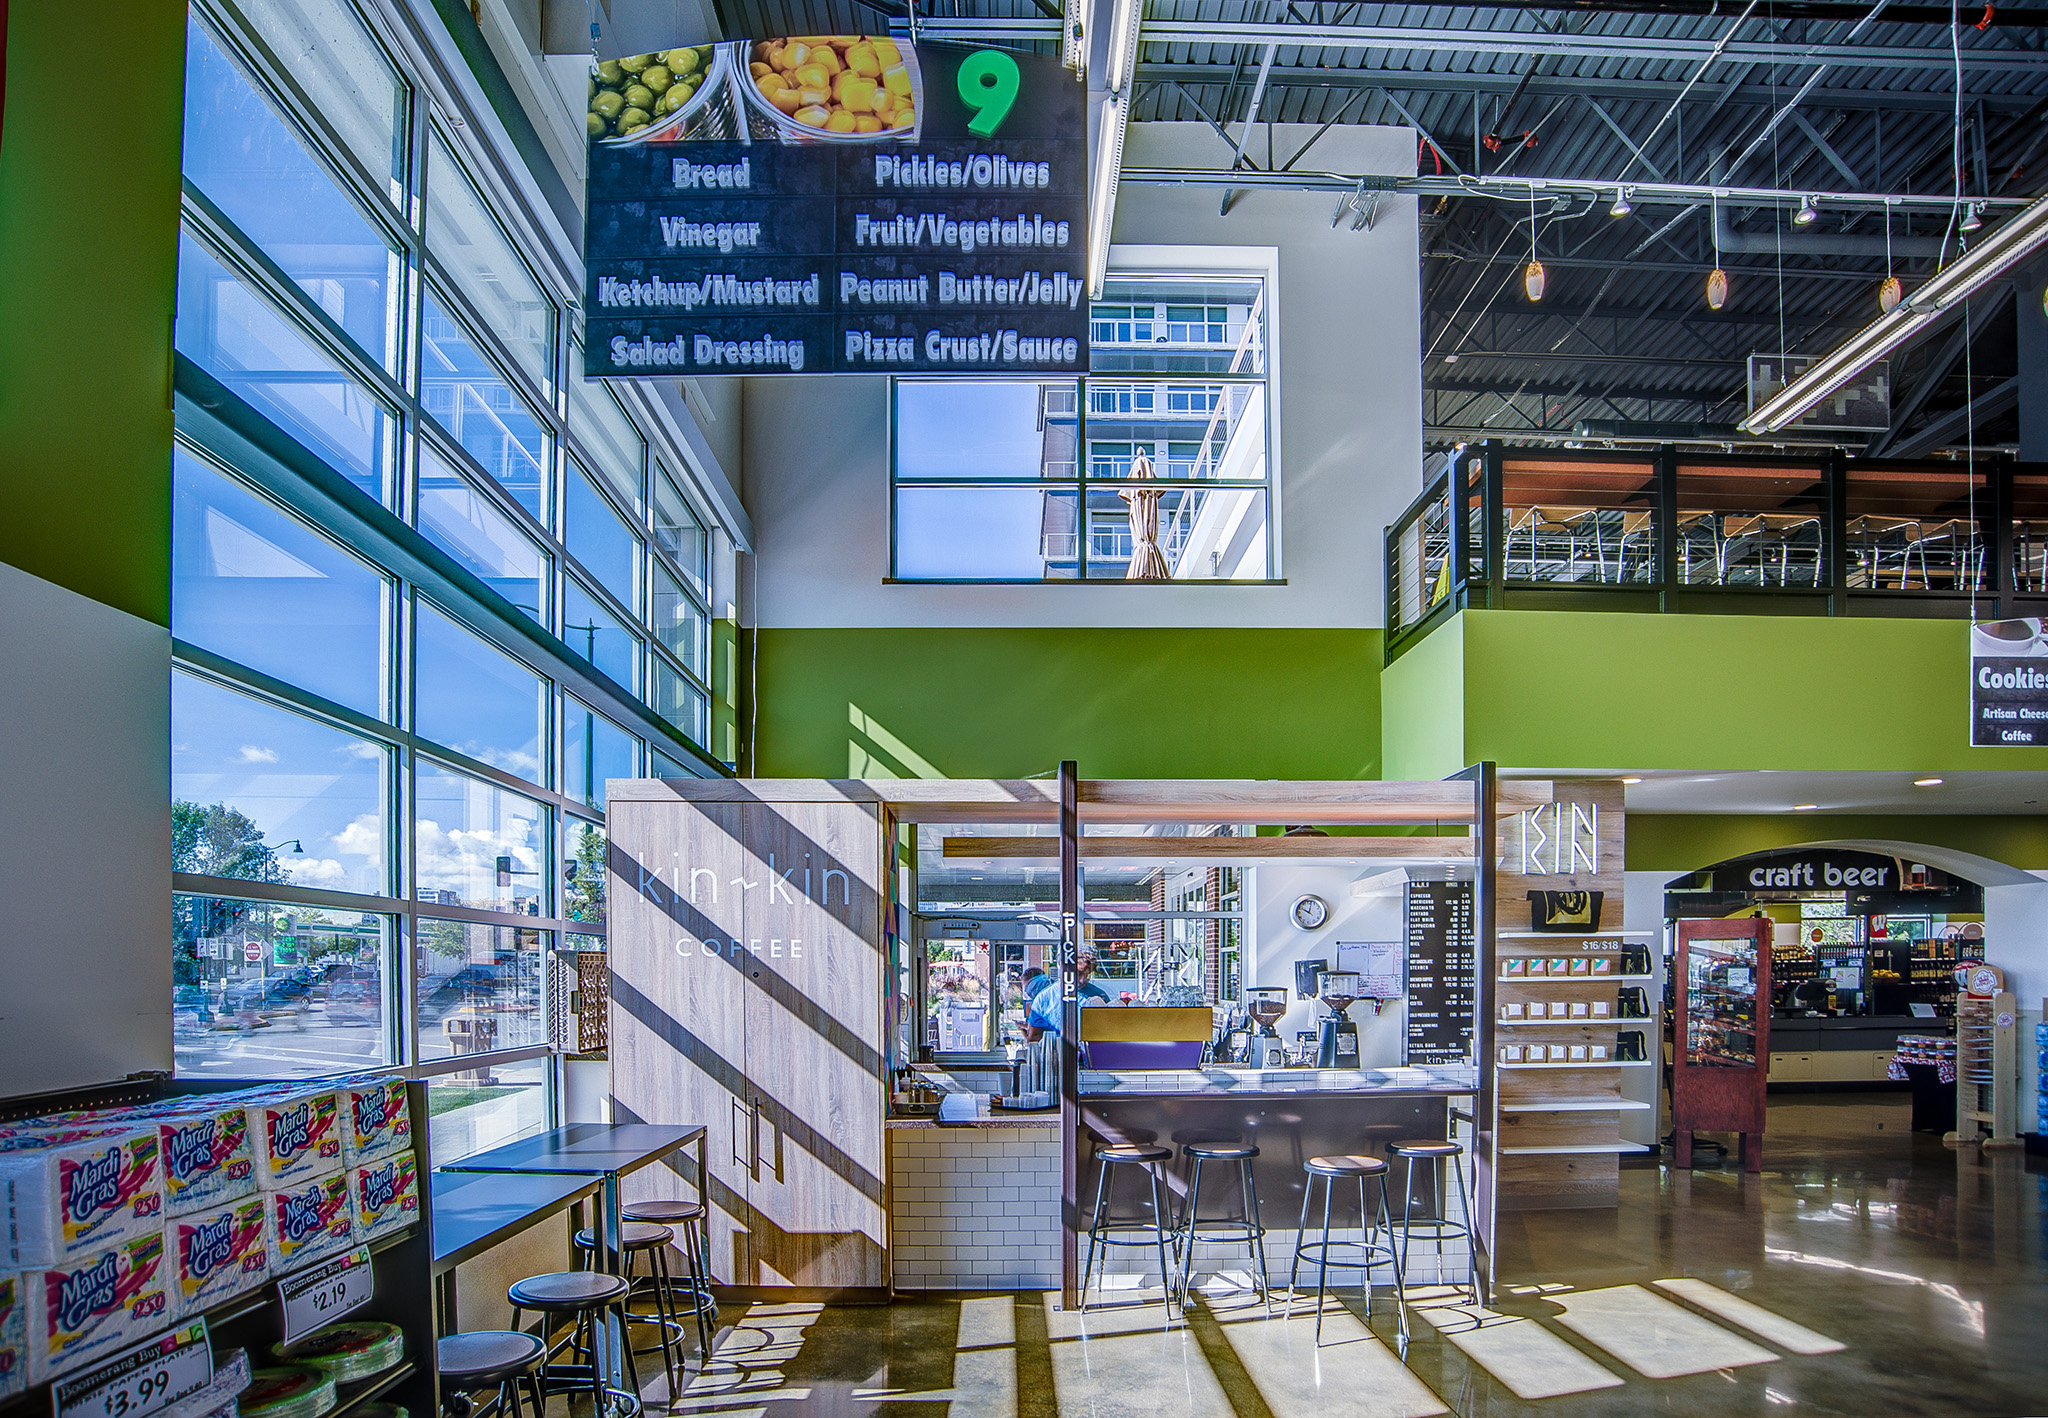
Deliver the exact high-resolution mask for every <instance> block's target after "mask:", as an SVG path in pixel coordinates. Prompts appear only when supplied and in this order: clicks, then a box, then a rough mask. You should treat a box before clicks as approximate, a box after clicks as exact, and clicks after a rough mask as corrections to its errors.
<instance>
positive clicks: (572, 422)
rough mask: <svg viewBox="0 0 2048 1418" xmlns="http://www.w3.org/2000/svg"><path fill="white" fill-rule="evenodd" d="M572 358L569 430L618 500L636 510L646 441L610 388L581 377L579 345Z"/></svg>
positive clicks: (640, 503) (641, 503) (642, 501)
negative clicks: (573, 367) (574, 361)
mask: <svg viewBox="0 0 2048 1418" xmlns="http://www.w3.org/2000/svg"><path fill="white" fill-rule="evenodd" d="M576 361H577V366H576V373H577V377H576V378H575V379H572V380H570V381H569V432H570V433H571V434H572V435H574V436H575V439H576V441H577V442H578V443H580V444H582V445H583V449H584V451H585V452H586V453H587V454H589V455H590V457H592V458H593V459H595V460H596V462H597V470H598V473H599V475H600V476H602V477H603V478H604V480H605V481H606V482H608V483H610V484H611V485H612V488H613V490H614V491H616V492H617V493H618V494H619V500H620V501H622V502H624V503H625V504H626V505H627V506H628V507H631V508H632V509H633V510H634V511H635V512H638V511H639V510H640V509H641V507H642V506H644V505H645V498H644V497H643V496H642V494H641V490H640V489H641V483H640V475H641V467H642V465H643V464H644V463H645V461H646V453H647V440H645V439H644V438H642V437H641V436H640V430H639V429H637V428H635V427H634V426H633V421H632V420H631V419H629V418H627V417H626V411H625V410H624V409H622V408H620V407H619V401H618V399H617V398H615V397H614V396H613V394H612V391H611V390H609V389H607V388H605V387H604V386H603V385H602V384H598V383H593V382H591V381H589V380H587V379H584V378H583V377H582V374H583V351H582V350H581V349H580V348H579V349H578V350H577V351H576Z"/></svg>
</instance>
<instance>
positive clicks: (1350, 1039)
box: [1316, 970, 1362, 1068]
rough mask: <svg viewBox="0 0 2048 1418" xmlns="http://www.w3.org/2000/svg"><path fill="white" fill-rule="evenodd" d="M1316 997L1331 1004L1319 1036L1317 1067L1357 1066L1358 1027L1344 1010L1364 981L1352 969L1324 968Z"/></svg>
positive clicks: (1355, 997) (1326, 1003)
mask: <svg viewBox="0 0 2048 1418" xmlns="http://www.w3.org/2000/svg"><path fill="white" fill-rule="evenodd" d="M1319 984H1320V989H1319V990H1318V991H1317V995H1316V997H1317V998H1318V999H1320V1000H1321V1001H1322V1002H1323V1003H1324V1004H1325V1005H1327V1006H1328V1007H1329V1011H1330V1012H1329V1013H1328V1014H1326V1015H1324V1016H1323V1022H1322V1033H1321V1035H1320V1036H1319V1037H1318V1039H1317V1041H1316V1042H1317V1048H1316V1067H1317V1068H1357V1067H1358V1026H1357V1025H1356V1024H1353V1023H1352V1022H1351V1016H1349V1015H1348V1014H1346V1013H1345V1012H1344V1011H1345V1010H1346V1009H1348V1008H1350V1007H1351V1002H1352V1001H1353V1000H1355V999H1357V998H1358V996H1359V991H1360V989H1361V988H1362V983H1361V981H1360V980H1359V977H1358V976H1357V975H1356V974H1355V973H1353V972H1352V971H1349V970H1325V971H1324V972H1323V976H1322V979H1321V981H1320V982H1319Z"/></svg>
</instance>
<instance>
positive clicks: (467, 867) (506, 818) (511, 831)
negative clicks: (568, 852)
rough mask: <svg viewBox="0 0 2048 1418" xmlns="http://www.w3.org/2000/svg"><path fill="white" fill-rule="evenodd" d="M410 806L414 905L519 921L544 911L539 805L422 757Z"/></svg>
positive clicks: (544, 858) (543, 837)
mask: <svg viewBox="0 0 2048 1418" xmlns="http://www.w3.org/2000/svg"><path fill="white" fill-rule="evenodd" d="M413 804H414V807H413V816H414V828H413V831H414V838H413V854H414V863H413V879H414V892H415V894H416V896H417V897H418V899H419V900H420V901H422V902H425V903H428V904H431V905H443V906H467V907H470V908H471V909H473V910H478V911H510V912H513V913H514V914H516V915H521V916H538V915H541V914H543V913H544V912H545V911H546V909H547V900H546V898H547V875H546V868H545V865H544V864H545V863H546V861H547V855H546V837H547V827H546V822H547V819H546V815H545V812H544V810H543V809H542V807H541V805H540V804H539V803H536V802H534V801H533V800H532V799H531V798H525V797H521V796H520V795H519V794H517V793H509V792H506V791H505V790H504V789H503V788H500V787H497V786H495V785H494V784H490V783H486V782H483V781H482V780H481V779H477V778H472V777H469V776H468V775H467V774H463V773H457V772H456V771H455V770H454V769H452V768H443V767H441V765H439V764H438V763H430V762H427V761H426V760H424V759H422V760H420V761H419V764H418V767H417V768H416V769H415V771H414V774H413Z"/></svg>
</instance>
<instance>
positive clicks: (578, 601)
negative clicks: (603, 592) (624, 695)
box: [562, 576, 641, 694]
mask: <svg viewBox="0 0 2048 1418" xmlns="http://www.w3.org/2000/svg"><path fill="white" fill-rule="evenodd" d="M562 641H563V643H564V644H566V645H567V646H568V647H569V648H570V649H571V650H574V651H575V652H576V653H577V654H579V655H581V656H582V657H583V658H584V659H586V660H588V661H590V663H591V664H593V665H595V666H596V667H597V668H598V669H599V670H600V671H602V672H603V673H604V674H605V675H606V676H608V677H609V678H610V679H611V680H612V682H613V683H614V684H617V685H618V686H619V687H620V688H622V689H625V690H627V691H628V692H630V693H633V694H638V693H639V692H640V648H641V641H640V637H639V636H637V635H635V634H633V632H632V631H630V630H628V629H627V628H626V623H625V622H624V621H622V620H620V619H619V618H618V617H617V616H615V615H613V614H612V613H611V612H610V611H608V610H606V609H605V608H604V603H603V602H601V601H599V600H598V599H597V597H596V596H593V595H592V594H591V593H590V592H589V591H587V590H585V589H584V588H583V583H582V582H580V581H578V580H577V579H576V578H575V577H573V576H567V577H564V578H563V579H562Z"/></svg>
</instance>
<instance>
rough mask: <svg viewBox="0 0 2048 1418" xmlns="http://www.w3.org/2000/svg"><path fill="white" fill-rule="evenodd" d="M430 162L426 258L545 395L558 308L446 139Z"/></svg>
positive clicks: (435, 139)
mask: <svg viewBox="0 0 2048 1418" xmlns="http://www.w3.org/2000/svg"><path fill="white" fill-rule="evenodd" d="M430 146H431V149H432V152H431V155H430V156H429V158H428V160H427V230H426V235H427V254H428V255H429V256H432V257H433V258H434V259H435V260H436V261H438V262H439V263H440V264H441V267H442V268H443V269H444V270H445V271H447V272H448V274H449V275H450V277H452V278H453V280H454V281H455V284H456V285H457V286H459V287H460V288H461V290H462V293H463V294H464V295H466V296H468V297H469V300H470V304H471V305H472V306H473V307H474V308H475V310H476V313H477V318H478V319H480V320H482V321H484V322H485V323H486V324H487V325H489V327H490V329H491V331H492V332H493V333H494V334H496V335H497V336H498V338H499V339H500V340H502V341H503V342H504V344H505V347H506V348H507V349H508V350H510V351H511V352H512V358H513V359H515V360H517V361H518V363H519V367H520V369H522V370H523V371H524V372H525V373H526V374H527V375H528V376H529V377H530V378H531V379H532V380H533V382H534V383H535V384H538V385H539V386H540V387H541V389H542V390H543V391H544V392H550V393H551V392H552V391H553V390H554V387H555V307H554V305H553V303H552V302H550V301H549V300H548V298H547V296H546V295H545V294H543V293H542V291H541V288H540V283H539V282H538V281H536V280H535V279H534V278H533V273H532V272H531V271H529V270H528V269H527V268H526V263H525V262H524V261H521V260H520V259H519V253H518V252H517V251H516V250H514V249H513V246H512V243H511V242H510V241H509V240H507V239H506V236H505V231H504V228H503V227H501V226H499V225H498V221H497V218H495V217H493V216H492V215H491V213H490V209H489V206H488V204H486V203H485V201H484V200H483V198H482V197H481V196H480V195H479V194H478V192H477V190H476V186H475V184H474V183H472V182H471V181H470V180H469V174H468V173H466V172H464V171H463V170H462V168H461V167H460V166H459V165H458V164H457V163H456V162H455V159H454V156H453V155H452V154H451V153H450V152H449V150H448V145H447V144H446V143H445V142H443V141H442V140H441V135H440V134H439V133H435V134H433V136H432V139H431V142H430Z"/></svg>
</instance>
